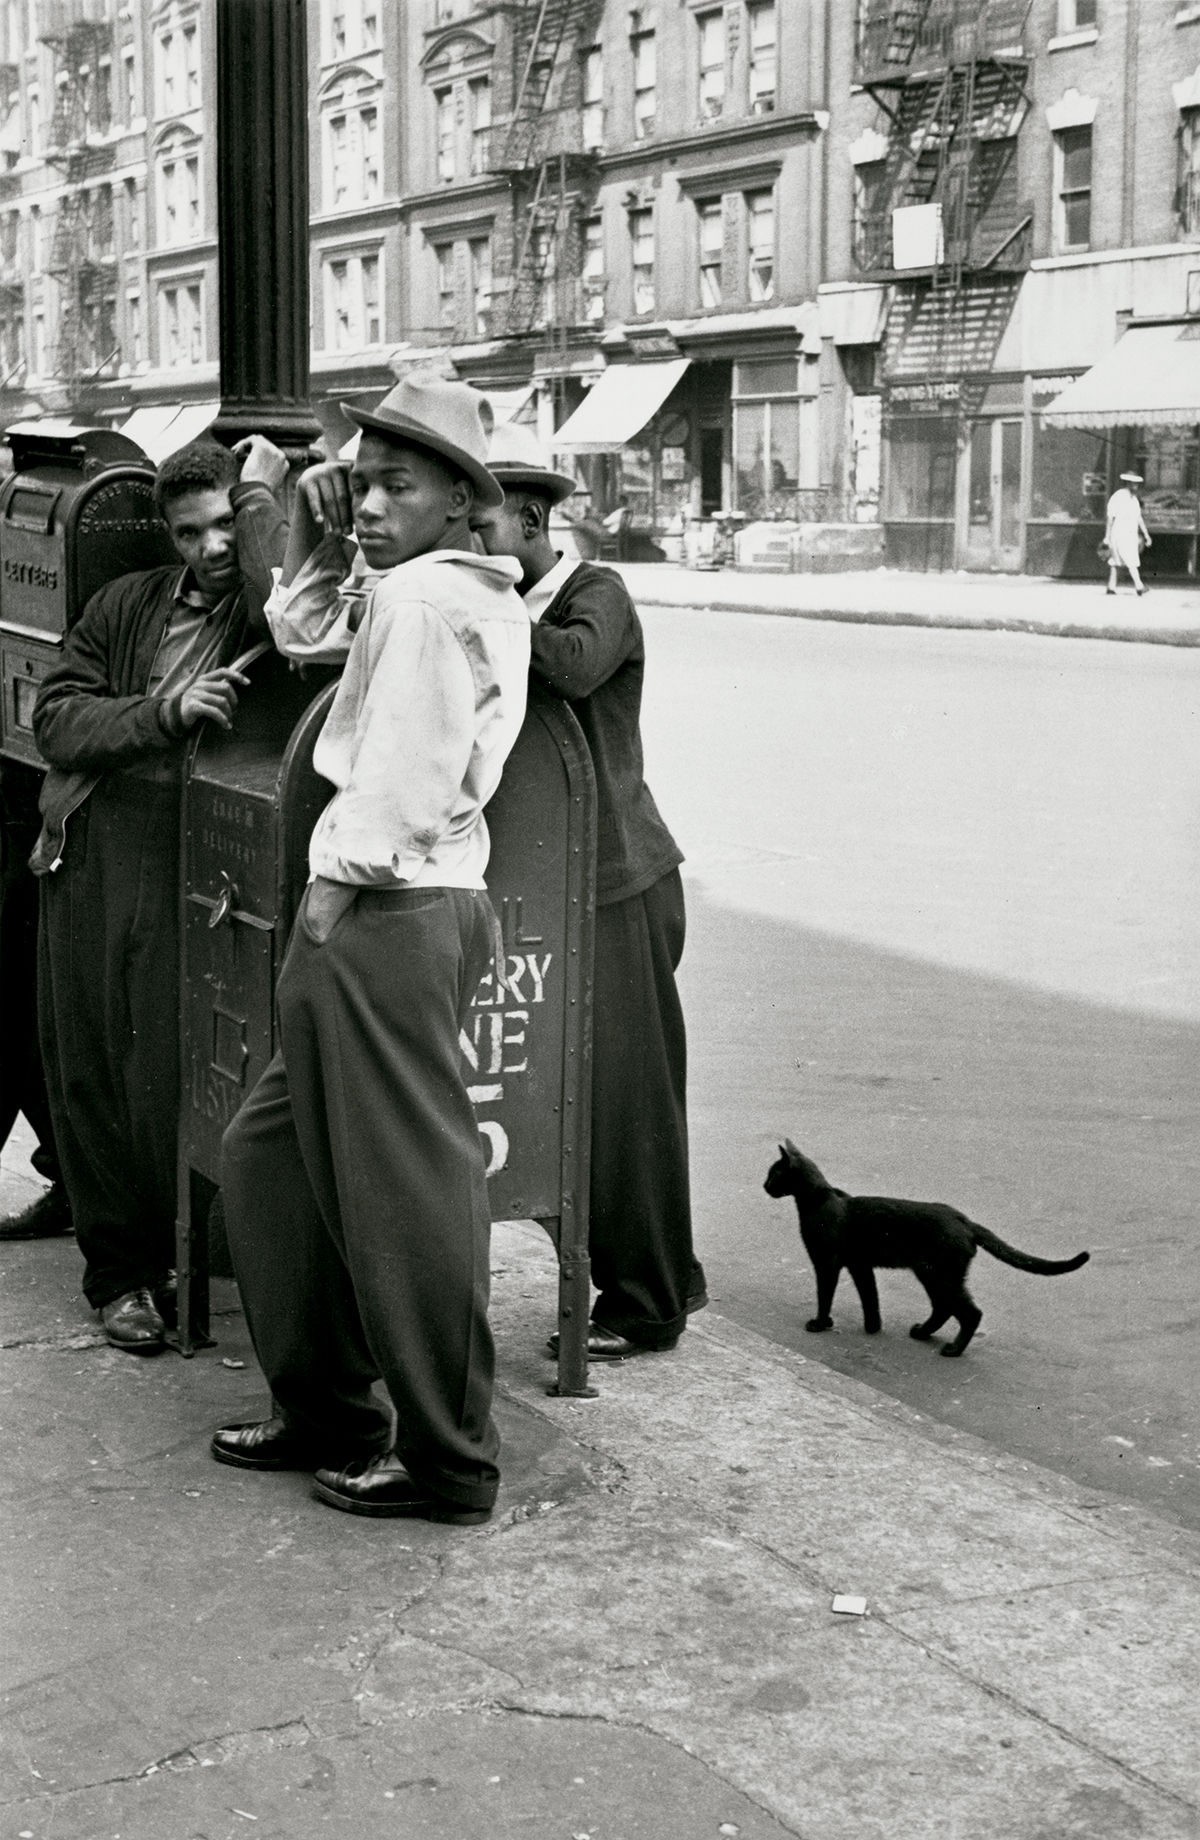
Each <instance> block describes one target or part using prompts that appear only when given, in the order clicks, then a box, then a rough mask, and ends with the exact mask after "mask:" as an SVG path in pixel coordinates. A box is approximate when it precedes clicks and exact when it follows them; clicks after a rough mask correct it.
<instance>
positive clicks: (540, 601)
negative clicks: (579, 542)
mask: <svg viewBox="0 0 1200 1840" xmlns="http://www.w3.org/2000/svg"><path fill="white" fill-rule="evenodd" d="M578 567H579V557H578V556H560V557H559V559H558V561H557V562H556V563H555V565H554V567H553V568H552V569H551V570H550V572H549V574H548V575H543V576H542V579H541V580H540V581H535V582H534V584H533V586H532V588H530V589H529V590H528V592H527V593H525V594H523V595H522V596H521V599H522V600H523V601H524V602H525V606H526V608H527V610H528V613H529V617H530V619H531V620H532V621H533V622H534V624H535V625H536V624H537V622H538V621H539V620H540V619H541V617H542V615H543V614H544V613H545V611H546V609H547V607H548V606H549V605H550V603H551V601H552V600H553V599H554V597H555V595H556V594H557V593H558V592H559V589H560V588H562V587H563V586H564V584H565V583H566V582H568V581H570V579H571V577H572V575H573V574H574V573H575V571H576V569H577V568H578Z"/></svg>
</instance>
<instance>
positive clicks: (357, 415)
mask: <svg viewBox="0 0 1200 1840" xmlns="http://www.w3.org/2000/svg"><path fill="white" fill-rule="evenodd" d="M342 413H343V415H347V416H349V418H350V420H351V421H352V422H354V423H356V424H357V426H358V427H359V428H361V429H363V430H364V431H366V432H369V433H371V434H381V435H384V436H386V438H387V439H388V440H390V441H399V442H402V443H403V444H404V445H405V446H409V447H420V448H423V449H424V450H425V451H426V452H427V453H431V454H436V455H437V456H438V458H439V459H440V460H447V461H449V463H450V465H451V466H453V467H456V468H457V470H458V471H459V472H460V473H464V474H465V475H466V477H467V478H468V479H469V480H470V482H471V484H472V485H473V486H474V488H475V502H476V504H479V505H486V506H489V507H490V508H492V509H493V510H494V509H495V508H496V507H497V506H499V505H502V504H503V503H504V487H503V486H502V485H500V483H499V482H498V481H497V480H496V479H495V478H494V477H493V475H492V474H491V473H490V472H489V471H488V467H487V449H488V438H489V436H490V435H491V432H492V422H493V416H492V405H491V403H490V402H489V401H488V400H487V397H486V396H481V395H480V394H479V391H478V390H473V389H472V388H471V386H470V384H467V383H453V382H450V381H448V380H447V379H446V378H445V377H421V376H416V377H404V378H402V379H401V381H400V382H399V383H398V384H397V385H396V387H395V389H394V390H389V391H388V393H387V395H386V396H385V397H384V398H383V400H382V402H378V403H376V405H375V407H374V408H373V409H359V408H357V407H356V406H355V405H354V404H353V403H343V404H342Z"/></svg>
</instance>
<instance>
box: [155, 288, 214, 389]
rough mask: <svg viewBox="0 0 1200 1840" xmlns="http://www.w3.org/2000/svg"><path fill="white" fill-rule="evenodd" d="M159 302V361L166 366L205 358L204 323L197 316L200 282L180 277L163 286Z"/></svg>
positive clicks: (172, 367)
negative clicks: (160, 341)
mask: <svg viewBox="0 0 1200 1840" xmlns="http://www.w3.org/2000/svg"><path fill="white" fill-rule="evenodd" d="M159 301H160V303H161V314H162V317H161V330H162V354H161V355H162V361H163V363H164V365H165V366H166V367H167V369H168V370H173V369H175V367H176V366H178V365H192V364H202V363H203V362H204V324H203V321H202V320H201V317H200V283H199V282H198V281H186V282H184V281H181V282H178V283H177V284H175V285H174V286H171V287H164V288H163V289H162V292H161V293H160V295H159Z"/></svg>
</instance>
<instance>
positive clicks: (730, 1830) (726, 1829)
mask: <svg viewBox="0 0 1200 1840" xmlns="http://www.w3.org/2000/svg"><path fill="white" fill-rule="evenodd" d="M741 1831H742V1830H741V1828H740V1827H739V1826H738V1824H737V1822H736V1821H722V1822H721V1825H720V1827H718V1829H717V1832H718V1833H719V1834H740V1833H741Z"/></svg>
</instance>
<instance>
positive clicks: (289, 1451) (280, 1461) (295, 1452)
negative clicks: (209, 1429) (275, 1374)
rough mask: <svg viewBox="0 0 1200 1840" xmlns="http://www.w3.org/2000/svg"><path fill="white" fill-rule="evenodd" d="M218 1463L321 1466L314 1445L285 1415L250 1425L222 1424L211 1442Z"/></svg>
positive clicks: (245, 1466)
mask: <svg viewBox="0 0 1200 1840" xmlns="http://www.w3.org/2000/svg"><path fill="white" fill-rule="evenodd" d="M209 1449H210V1450H211V1452H212V1454H213V1456H214V1457H215V1458H216V1459H217V1462H218V1463H232V1464H233V1466H234V1468H235V1469H308V1470H313V1469H316V1467H317V1460H316V1455H315V1453H314V1451H313V1449H312V1447H311V1446H310V1445H308V1444H306V1443H305V1442H304V1441H303V1439H302V1438H298V1437H297V1436H296V1434H295V1432H294V1431H289V1430H288V1428H287V1426H286V1425H285V1424H284V1422H283V1420H282V1419H281V1418H260V1419H254V1420H252V1421H251V1422H250V1423H248V1424H242V1425H222V1426H221V1429H220V1430H219V1431H214V1432H213V1434H212V1442H211V1444H210V1445H209Z"/></svg>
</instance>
